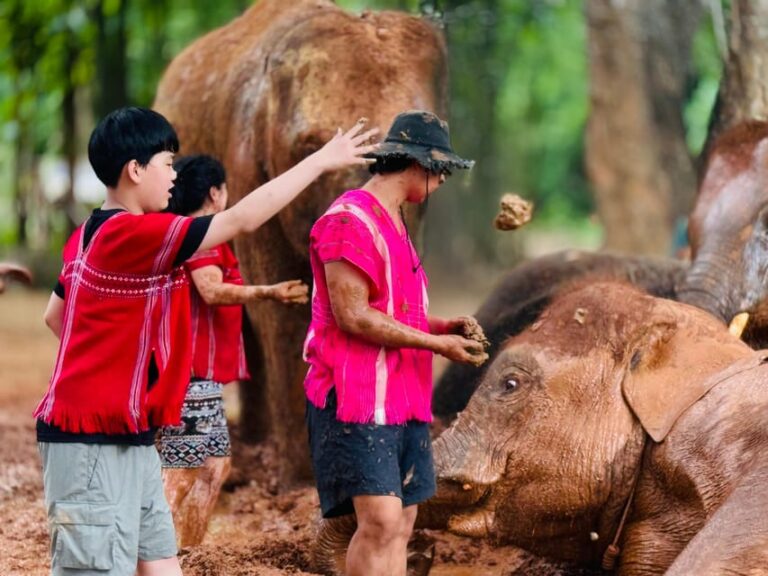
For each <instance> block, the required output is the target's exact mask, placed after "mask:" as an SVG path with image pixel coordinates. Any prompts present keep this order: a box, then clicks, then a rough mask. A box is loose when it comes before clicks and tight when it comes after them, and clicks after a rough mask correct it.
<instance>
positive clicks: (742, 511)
mask: <svg viewBox="0 0 768 576" xmlns="http://www.w3.org/2000/svg"><path fill="white" fill-rule="evenodd" d="M767 481H768V463H759V464H758V465H756V466H755V467H753V468H752V470H751V471H750V472H749V473H748V474H747V475H746V476H745V477H744V478H742V480H741V481H740V482H739V484H738V485H737V486H736V488H735V489H734V491H733V492H732V493H731V495H730V496H729V497H728V499H727V500H726V501H725V503H723V505H722V506H721V507H720V508H719V509H718V510H717V512H715V513H714V514H713V515H712V516H711V517H710V518H709V520H708V521H707V523H706V525H705V526H704V528H703V529H702V530H701V531H700V532H699V533H698V534H697V535H696V537H695V538H694V539H693V540H691V542H690V543H689V544H688V546H686V547H685V549H684V550H683V551H682V552H681V553H680V555H679V556H678V558H677V559H676V560H675V562H674V563H673V564H672V566H671V567H670V569H669V570H668V571H667V572H666V575H667V576H686V575H690V574H696V576H716V575H722V574H732V575H734V576H735V575H741V574H743V575H747V574H749V575H761V574H768V514H766V512H767V511H768V492H766V490H765V485H766V482H767Z"/></svg>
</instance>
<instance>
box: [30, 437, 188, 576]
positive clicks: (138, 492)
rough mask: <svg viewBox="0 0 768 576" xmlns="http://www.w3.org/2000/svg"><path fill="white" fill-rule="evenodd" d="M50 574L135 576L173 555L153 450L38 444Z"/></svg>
mask: <svg viewBox="0 0 768 576" xmlns="http://www.w3.org/2000/svg"><path fill="white" fill-rule="evenodd" d="M38 447H39V449H40V456H41V457H42V461H43V484H44V488H45V505H46V508H47V511H48V524H49V529H50V533H51V574H52V575H53V576H64V575H69V576H71V575H75V574H77V575H81V576H86V575H91V574H92V575H94V576H96V575H98V576H105V575H109V576H125V575H133V574H134V573H135V571H136V565H137V562H138V560H145V561H151V560H161V559H164V558H172V557H174V556H176V536H175V532H174V529H173V519H172V517H171V511H170V508H169V507H168V503H167V502H166V500H165V495H164V494H163V482H162V478H161V475H160V459H159V458H158V455H157V450H156V449H155V447H154V446H124V445H114V444H77V443H57V442H40V443H39V444H38Z"/></svg>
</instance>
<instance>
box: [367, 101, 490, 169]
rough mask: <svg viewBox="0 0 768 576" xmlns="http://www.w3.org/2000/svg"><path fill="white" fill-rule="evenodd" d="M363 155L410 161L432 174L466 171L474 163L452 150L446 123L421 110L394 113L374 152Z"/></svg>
mask: <svg viewBox="0 0 768 576" xmlns="http://www.w3.org/2000/svg"><path fill="white" fill-rule="evenodd" d="M366 156H367V157H369V158H376V159H379V158H382V159H387V158H411V159H413V160H415V161H416V162H418V163H419V164H421V165H422V166H423V167H424V168H426V169H427V170H430V171H431V172H435V173H438V172H442V171H444V170H448V171H450V170H454V169H457V168H458V169H463V170H466V169H468V168H472V166H473V165H474V163H475V161H474V160H465V159H464V158H462V157H461V156H459V155H458V154H456V152H454V151H453V148H451V141H450V138H449V136H448V123H447V122H445V121H444V120H440V118H438V117H437V116H436V115H435V114H433V113H432V112H427V111H425V110H409V111H408V112H402V113H400V114H398V115H397V117H396V118H395V120H394V121H393V122H392V126H391V127H390V129H389V132H388V133H387V137H386V138H385V139H384V141H383V142H382V143H381V144H380V145H379V148H378V150H376V151H375V152H371V153H370V154H366Z"/></svg>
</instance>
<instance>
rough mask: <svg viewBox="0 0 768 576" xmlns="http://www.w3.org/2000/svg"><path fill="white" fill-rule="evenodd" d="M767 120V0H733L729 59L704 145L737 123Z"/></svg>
mask: <svg viewBox="0 0 768 576" xmlns="http://www.w3.org/2000/svg"><path fill="white" fill-rule="evenodd" d="M767 119H768V0H733V2H731V15H730V30H729V37H728V59H727V61H726V63H725V70H724V72H723V79H722V82H721V83H720V92H719V93H718V95H717V104H716V106H715V112H714V113H713V116H712V122H711V125H710V130H709V134H708V135H707V145H709V144H710V143H711V142H712V140H713V139H714V138H715V137H716V136H717V135H718V134H720V132H722V131H723V130H725V129H727V128H730V127H731V126H733V125H735V124H738V123H739V122H742V121H744V120H767Z"/></svg>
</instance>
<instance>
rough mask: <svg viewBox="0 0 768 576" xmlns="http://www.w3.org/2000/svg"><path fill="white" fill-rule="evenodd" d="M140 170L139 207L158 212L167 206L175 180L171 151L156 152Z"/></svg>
mask: <svg viewBox="0 0 768 576" xmlns="http://www.w3.org/2000/svg"><path fill="white" fill-rule="evenodd" d="M139 170H140V171H141V186H140V188H139V190H140V192H139V195H140V199H139V202H140V203H141V208H142V209H143V211H144V212H145V213H147V212H160V211H161V210H165V209H166V208H167V207H168V200H170V198H171V188H173V181H174V180H176V171H175V170H174V169H173V152H158V153H157V154H155V155H154V156H152V158H150V159H149V162H148V163H147V165H146V166H141V167H140V168H139Z"/></svg>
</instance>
